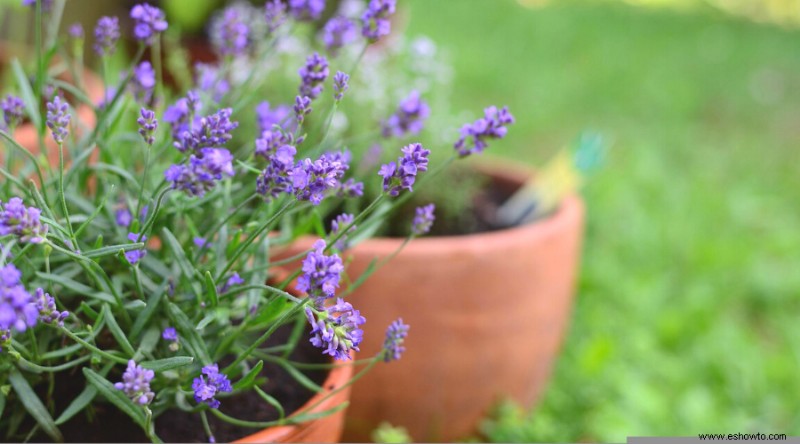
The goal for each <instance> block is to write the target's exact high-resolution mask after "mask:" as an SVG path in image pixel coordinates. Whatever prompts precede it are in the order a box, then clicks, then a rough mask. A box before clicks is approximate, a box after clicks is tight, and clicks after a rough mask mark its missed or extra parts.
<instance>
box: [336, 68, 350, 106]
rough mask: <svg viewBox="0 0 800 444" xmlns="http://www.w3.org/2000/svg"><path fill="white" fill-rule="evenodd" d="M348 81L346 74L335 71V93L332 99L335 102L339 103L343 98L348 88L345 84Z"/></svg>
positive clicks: (348, 77)
mask: <svg viewBox="0 0 800 444" xmlns="http://www.w3.org/2000/svg"><path fill="white" fill-rule="evenodd" d="M349 81H350V76H348V75H347V74H345V73H343V72H341V71H337V72H336V75H334V76H333V92H334V93H335V94H334V96H333V98H334V100H336V101H337V102H339V101H341V100H342V98H344V93H345V91H347V88H348V87H349V86H348V85H347V82H349Z"/></svg>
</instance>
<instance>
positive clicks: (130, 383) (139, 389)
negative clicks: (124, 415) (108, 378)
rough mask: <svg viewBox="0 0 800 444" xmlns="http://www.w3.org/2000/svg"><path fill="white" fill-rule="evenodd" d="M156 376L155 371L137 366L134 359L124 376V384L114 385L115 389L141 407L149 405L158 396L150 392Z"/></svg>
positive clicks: (129, 362) (129, 363)
mask: <svg viewBox="0 0 800 444" xmlns="http://www.w3.org/2000/svg"><path fill="white" fill-rule="evenodd" d="M155 376H156V373H155V372H154V371H153V370H148V369H145V368H144V367H142V366H140V365H137V364H136V362H134V360H133V359H131V360H130V361H128V368H127V369H126V370H125V373H123V374H122V382H118V383H116V384H114V388H116V389H117V390H122V391H123V392H125V395H126V396H127V397H129V398H131V399H132V400H133V402H135V403H137V404H139V405H147V404H150V402H151V401H152V400H153V398H154V397H155V396H156V394H155V393H153V391H152V390H150V381H152V380H153V378H154V377H155Z"/></svg>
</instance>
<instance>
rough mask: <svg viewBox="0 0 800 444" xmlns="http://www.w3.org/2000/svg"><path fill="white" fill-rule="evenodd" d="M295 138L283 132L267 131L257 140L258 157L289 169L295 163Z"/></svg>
mask: <svg viewBox="0 0 800 444" xmlns="http://www.w3.org/2000/svg"><path fill="white" fill-rule="evenodd" d="M295 154H297V148H295V146H294V137H293V136H292V135H291V134H287V133H284V132H283V131H281V130H266V131H264V132H262V133H261V137H260V138H258V139H256V156H260V157H263V158H264V159H267V160H268V161H270V162H277V163H279V164H281V165H282V166H285V167H288V166H290V165H292V164H293V163H294V156H295Z"/></svg>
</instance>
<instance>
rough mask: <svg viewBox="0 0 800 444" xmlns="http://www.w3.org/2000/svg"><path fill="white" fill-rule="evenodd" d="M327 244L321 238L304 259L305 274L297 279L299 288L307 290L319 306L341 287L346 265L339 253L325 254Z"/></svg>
mask: <svg viewBox="0 0 800 444" xmlns="http://www.w3.org/2000/svg"><path fill="white" fill-rule="evenodd" d="M326 246H327V244H326V243H325V241H324V240H322V239H319V240H317V241H316V242H314V246H313V248H314V249H313V250H312V251H310V252H309V253H308V255H307V256H306V258H305V259H304V260H303V268H302V270H303V274H302V275H301V276H300V277H299V278H298V279H297V289H298V290H300V291H305V292H306V293H308V296H309V297H311V298H313V299H314V300H315V303H316V305H317V306H318V307H321V306H322V303H323V302H324V300H325V299H326V298H332V297H333V296H334V295H335V294H336V288H338V287H339V280H340V279H341V276H342V272H344V265H342V259H341V258H340V257H339V255H338V254H333V255H330V256H326V255H325V247H326Z"/></svg>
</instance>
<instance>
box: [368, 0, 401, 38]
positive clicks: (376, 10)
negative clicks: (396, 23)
mask: <svg viewBox="0 0 800 444" xmlns="http://www.w3.org/2000/svg"><path fill="white" fill-rule="evenodd" d="M395 3H396V1H395V0H370V2H369V5H368V6H367V10H366V11H364V14H363V15H362V16H361V35H363V36H364V38H366V39H367V40H370V41H372V42H374V41H377V40H378V39H379V38H381V37H383V36H385V35H389V33H390V32H391V30H392V24H391V22H390V21H389V17H391V16H392V14H394V11H395Z"/></svg>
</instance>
